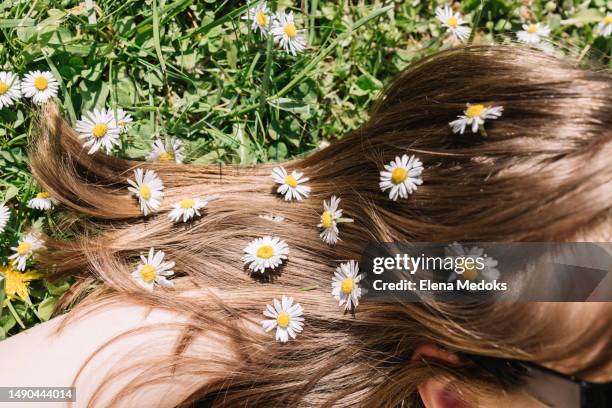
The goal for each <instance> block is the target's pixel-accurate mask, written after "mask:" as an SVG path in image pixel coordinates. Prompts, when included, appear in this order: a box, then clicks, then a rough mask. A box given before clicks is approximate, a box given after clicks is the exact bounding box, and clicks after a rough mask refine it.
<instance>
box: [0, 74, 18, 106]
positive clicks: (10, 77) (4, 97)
mask: <svg viewBox="0 0 612 408" xmlns="http://www.w3.org/2000/svg"><path fill="white" fill-rule="evenodd" d="M20 98H21V81H20V80H19V77H18V76H17V75H16V74H14V73H12V72H6V71H0V109H3V108H6V107H7V106H11V105H13V104H14V103H15V102H17V101H18V100H19V99H20Z"/></svg>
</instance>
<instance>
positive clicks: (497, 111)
mask: <svg viewBox="0 0 612 408" xmlns="http://www.w3.org/2000/svg"><path fill="white" fill-rule="evenodd" d="M503 111H504V108H503V107H502V106H485V105H483V104H480V103H477V104H469V103H468V104H467V108H466V109H465V111H464V112H463V115H459V116H458V119H456V120H453V121H452V122H449V126H450V127H451V128H452V130H453V133H459V134H463V133H464V132H465V129H467V128H468V127H470V128H471V130H472V132H473V133H476V132H478V129H480V127H481V126H482V127H483V129H484V123H485V120H487V119H491V120H492V119H497V118H499V117H500V116H501V115H502V112H503Z"/></svg>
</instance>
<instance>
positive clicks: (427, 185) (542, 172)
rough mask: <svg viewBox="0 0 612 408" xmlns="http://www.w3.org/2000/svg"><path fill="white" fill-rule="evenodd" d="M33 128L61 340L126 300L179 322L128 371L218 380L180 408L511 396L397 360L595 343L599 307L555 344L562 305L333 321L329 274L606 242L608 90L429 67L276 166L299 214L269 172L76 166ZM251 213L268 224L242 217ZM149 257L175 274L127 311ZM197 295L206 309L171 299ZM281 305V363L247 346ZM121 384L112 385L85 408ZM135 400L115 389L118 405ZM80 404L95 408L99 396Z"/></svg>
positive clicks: (517, 55)
mask: <svg viewBox="0 0 612 408" xmlns="http://www.w3.org/2000/svg"><path fill="white" fill-rule="evenodd" d="M466 103H483V104H492V105H496V106H503V107H504V113H503V116H502V118H500V119H498V120H494V121H488V122H487V123H486V135H483V134H480V133H475V134H473V133H471V132H467V133H465V134H463V135H458V134H454V133H452V130H451V128H450V127H449V124H448V123H449V122H450V121H452V120H453V119H455V118H456V117H457V115H458V114H461V112H462V111H463V110H464V109H465V106H466ZM39 128H40V132H39V133H40V134H39V135H38V136H37V138H36V139H35V140H34V142H33V144H32V148H31V151H30V165H31V168H32V173H33V174H34V176H35V177H36V179H37V180H38V181H39V183H40V184H41V186H42V187H43V188H44V189H45V190H46V191H48V192H50V193H51V194H52V195H53V196H54V197H56V198H57V199H58V200H59V201H60V202H61V203H62V205H63V207H64V208H65V209H67V210H68V211H69V212H70V213H72V214H80V215H81V216H84V217H81V218H75V219H73V220H72V221H71V222H65V223H64V226H63V231H64V232H66V233H67V234H68V235H70V236H71V237H72V238H71V239H52V238H47V240H46V241H47V242H46V246H47V251H46V252H45V253H43V254H41V256H40V259H39V263H40V265H41V267H42V268H43V269H44V270H46V272H47V274H48V275H47V276H48V277H49V278H50V279H59V278H62V277H66V276H75V277H76V279H77V283H76V284H75V285H74V286H73V287H72V289H71V290H70V291H69V292H68V293H67V294H66V295H64V297H63V298H62V299H61V302H60V308H59V310H58V312H61V311H63V310H66V309H69V308H72V306H73V305H75V304H77V303H78V305H77V307H75V308H74V310H72V311H71V312H70V315H69V319H68V320H67V324H70V323H69V322H70V318H72V319H80V318H83V316H84V315H85V314H86V312H87V311H88V310H91V309H92V308H95V307H100V306H101V305H105V304H109V303H112V302H115V301H117V300H123V301H126V302H132V303H136V304H140V305H146V306H150V307H157V308H163V309H167V310H171V311H176V312H179V313H182V314H184V315H186V316H188V319H187V321H185V322H181V323H178V322H177V323H176V325H177V327H180V329H181V330H182V333H183V334H182V336H181V339H180V341H179V342H178V343H177V346H176V349H175V350H174V353H173V356H172V358H170V359H165V360H162V361H160V360H159V359H151V360H147V361H144V362H143V363H142V364H141V365H140V366H139V367H138V368H137V369H139V370H142V369H144V368H143V367H145V368H146V369H147V370H148V371H147V372H148V373H149V374H150V375H151V376H153V379H152V377H148V379H147V381H148V382H150V381H153V380H163V379H164V378H171V377H172V376H173V375H176V371H172V370H156V368H159V367H162V366H163V367H174V368H177V367H180V370H184V371H183V372H189V373H190V374H191V375H200V374H201V375H202V376H205V375H211V372H213V371H214V378H215V380H214V381H212V383H209V384H207V385H206V386H202V387H200V388H198V389H197V390H196V391H194V392H193V394H192V395H190V396H189V397H188V398H186V399H185V400H184V401H183V405H184V406H190V404H193V403H195V402H197V403H198V404H200V405H202V406H214V407H235V406H249V407H270V406H296V407H314V406H316V407H330V406H335V407H349V406H350V407H369V408H372V407H374V408H376V407H380V408H382V407H397V406H414V405H415V404H418V401H419V397H418V393H417V391H416V387H417V386H418V385H419V384H420V383H422V382H423V381H424V380H426V379H427V378H432V377H434V376H438V375H444V376H449V377H451V378H453V379H454V380H456V381H458V382H463V381H464V380H466V379H467V378H469V379H470V381H469V383H470V384H471V386H472V387H476V388H478V387H480V388H482V389H485V388H486V387H487V386H488V385H489V386H490V385H492V384H493V385H495V386H502V387H504V388H511V387H513V386H516V384H517V383H518V382H515V381H511V380H509V379H508V378H506V379H504V378H505V376H496V375H492V374H491V373H487V372H484V371H482V370H477V369H475V367H473V366H470V365H468V366H465V367H447V366H444V365H443V364H431V363H427V364H426V363H423V362H411V356H412V354H413V352H414V350H415V348H416V347H417V346H418V345H419V344H423V343H435V344H438V345H440V346H441V347H445V348H447V349H449V350H451V351H455V352H462V353H470V354H479V355H485V356H492V357H500V358H519V359H522V360H527V361H535V362H539V363H542V362H547V361H561V360H564V359H566V358H569V357H570V356H572V355H575V353H576V352H577V350H582V349H584V348H585V347H592V346H593V344H594V343H595V341H596V340H597V341H599V340H600V339H601V338H602V336H604V335H605V333H606V330H608V328H609V327H610V324H611V323H612V320H611V319H612V313H610V311H611V309H610V307H609V305H607V304H604V305H601V306H600V307H602V308H605V311H606V312H605V313H600V314H597V315H595V314H593V315H592V316H590V317H587V318H585V319H582V320H581V321H580V322H579V323H578V324H576V322H572V323H571V324H570V322H569V321H568V320H569V319H568V320H559V319H556V318H553V317H552V316H557V315H559V316H561V315H562V314H563V313H566V312H567V310H568V305H566V304H562V303H560V304H536V303H531V304H526V303H514V304H492V305H488V306H480V307H479V308H473V307H469V306H466V305H452V304H440V303H436V304H434V303H410V304H408V303H376V302H368V301H365V302H363V303H362V304H360V306H359V308H358V309H357V310H356V313H354V314H352V313H343V311H342V309H341V308H339V307H338V303H337V301H336V300H335V299H334V298H333V297H332V296H331V295H330V282H331V277H332V275H333V272H334V269H335V268H336V267H337V266H338V263H339V262H341V261H345V260H348V259H359V258H360V254H361V250H362V247H363V245H364V244H365V243H367V242H370V241H375V242H387V241H418V242H452V241H455V240H457V241H468V240H469V241H490V242H511V241H512V242H514V241H574V240H582V239H588V240H593V241H596V240H601V241H605V240H610V238H611V232H610V228H609V226H610V220H611V219H612V218H611V213H612V211H611V210H612V188H610V186H611V185H612V166H610V157H612V81H611V77H610V75H609V74H608V73H605V72H594V71H589V70H583V69H579V68H576V67H575V66H572V65H570V64H568V63H566V62H564V61H560V60H558V59H556V58H553V57H551V56H547V55H545V54H543V53H541V52H539V51H536V50H529V49H525V48H519V47H514V46H470V47H465V48H458V49H451V50H447V51H443V52H440V53H437V54H435V55H432V56H430V57H428V58H425V59H423V60H421V61H419V62H417V63H415V64H412V65H411V66H409V67H408V68H407V69H405V70H404V71H403V72H402V73H401V74H400V75H399V76H398V77H397V78H396V79H395V80H394V81H392V82H391V83H390V84H389V85H388V86H387V87H386V89H385V90H384V92H383V94H382V95H381V97H380V99H379V101H378V103H377V104H376V105H375V106H374V108H373V110H372V112H371V115H370V119H369V121H368V122H367V123H366V124H365V125H364V126H362V127H361V128H359V129H357V130H355V131H353V132H352V133H350V134H348V135H346V136H344V137H343V138H342V139H341V140H339V141H337V142H334V143H332V145H331V146H329V147H327V148H324V149H322V150H319V151H316V152H314V153H312V154H310V155H308V156H306V157H303V158H300V159H296V160H292V161H289V162H286V163H283V165H284V166H285V167H286V168H287V169H288V170H292V169H297V170H300V171H303V172H304V173H305V175H306V176H308V177H309V178H310V181H309V185H310V186H311V188H312V192H311V194H310V196H309V197H308V198H307V199H305V200H303V201H299V202H285V201H283V200H282V198H281V197H280V196H278V195H276V194H275V190H274V186H273V182H272V179H271V178H270V172H271V170H272V168H273V167H274V165H273V164H262V165H257V166H252V167H238V166H227V165H211V166H195V165H188V164H187V165H181V164H175V163H145V162H136V161H128V160H124V159H120V158H117V157H113V156H108V155H104V154H101V153H96V154H93V155H88V154H87V153H86V151H84V150H83V148H82V144H81V142H80V141H79V139H78V138H77V136H76V135H75V132H74V131H73V130H72V128H71V127H70V125H69V124H68V123H66V122H65V121H64V120H63V119H62V118H61V116H60V112H59V111H58V108H57V107H56V106H54V105H52V104H50V105H47V106H45V107H44V108H43V110H42V112H41V116H40V126H39ZM403 153H407V154H414V155H416V156H418V157H419V158H420V159H421V160H422V161H423V163H424V168H425V169H424V172H423V176H422V177H423V185H422V186H419V188H418V190H417V191H416V192H415V193H414V194H412V195H411V196H409V198H408V199H405V200H399V201H391V200H389V199H388V197H387V195H386V194H384V193H381V191H380V189H379V186H378V177H379V172H380V171H381V170H382V168H383V165H384V164H386V163H388V162H389V161H391V160H392V159H393V158H394V157H395V156H397V155H401V154H403ZM138 167H140V168H145V169H154V170H155V171H156V172H157V173H158V174H159V176H160V177H161V179H162V180H163V183H164V186H165V198H164V201H163V203H162V207H161V209H160V211H159V212H157V213H155V214H153V215H151V216H148V217H143V216H142V214H141V212H140V210H139V207H138V205H137V202H136V200H135V199H134V198H133V197H132V196H130V194H129V193H128V191H127V186H128V185H127V178H130V177H132V171H133V170H134V169H135V168H138ZM211 195H215V196H218V197H219V199H217V200H215V201H213V202H211V203H210V204H209V205H208V207H207V208H206V210H205V214H204V215H203V217H201V218H200V219H198V220H196V221H194V222H191V223H188V224H175V223H173V222H171V221H170V220H169V219H168V217H167V212H168V211H169V210H170V204H171V203H173V202H176V201H178V200H180V199H181V198H183V197H185V196H201V197H207V196H211ZM331 195H336V196H339V197H340V198H341V200H342V201H341V203H342V204H341V207H342V208H343V209H344V213H345V215H346V216H348V217H351V218H353V219H354V221H355V222H354V223H351V224H342V225H341V227H340V228H341V241H339V242H338V244H337V245H335V246H329V245H326V244H325V243H323V242H322V241H321V239H320V238H319V231H318V229H317V227H316V226H317V224H318V223H319V221H320V213H321V212H322V203H323V200H328V199H329V198H330V196H331ZM263 213H266V214H267V213H270V214H274V215H278V216H282V217H284V220H283V221H282V222H274V221H270V220H268V219H265V218H262V217H259V215H261V214H263ZM606 226H607V227H606ZM264 235H274V236H278V237H281V238H282V239H284V240H286V242H287V243H288V245H289V247H290V251H291V252H290V255H289V259H288V261H287V262H286V263H285V265H284V266H283V267H282V268H281V269H280V271H278V272H277V273H267V274H249V273H248V272H247V270H246V269H245V267H244V265H243V263H242V261H241V257H242V254H243V249H244V247H245V246H246V244H247V243H248V242H249V241H250V240H252V239H253V238H256V237H261V236H264ZM151 246H153V247H155V248H156V249H160V250H163V251H165V252H166V253H167V255H168V256H169V257H170V258H172V260H174V261H175V262H176V268H175V271H177V272H178V276H179V277H178V278H177V279H176V283H177V285H176V287H175V289H171V290H166V289H156V290H155V291H153V292H147V291H142V290H140V288H139V287H138V286H137V285H136V284H135V283H134V282H133V280H132V279H131V277H130V272H131V271H132V269H133V264H134V262H135V260H136V258H137V256H138V255H139V254H141V253H144V252H146V251H147V250H148V249H149V247H151ZM194 288H199V289H198V290H201V291H203V292H206V293H208V295H207V296H182V295H181V294H185V293H188V292H189V291H193V290H194ZM305 288H307V289H308V290H305ZM212 289H214V291H213V290H212ZM211 293H212V294H211ZM281 295H288V296H292V297H293V298H294V299H296V301H298V302H299V303H301V304H302V306H303V307H304V309H305V318H306V324H305V330H304V332H303V333H301V334H300V335H299V337H298V338H297V339H296V340H294V341H290V342H289V343H286V344H279V343H277V342H275V340H274V338H273V336H271V335H268V334H263V333H260V331H258V330H253V329H249V328H248V325H249V324H255V325H259V321H260V320H261V311H262V310H263V308H264V307H265V305H266V303H270V301H271V300H272V298H274V297H280V296H281ZM602 316H605V318H602ZM245 322H246V323H247V325H245ZM527 322H529V323H527ZM147 330H161V329H159V328H157V329H156V328H154V327H151V328H147ZM208 331H213V332H217V333H220V334H222V335H223V336H225V337H226V338H227V341H228V344H229V347H231V349H232V351H233V352H234V353H235V355H234V357H232V358H229V357H228V358H220V357H218V356H217V357H212V356H210V355H205V354H202V355H195V356H194V355H189V356H188V355H186V354H185V353H184V351H185V349H186V348H187V346H188V345H189V344H190V342H192V341H193V340H194V338H195V337H197V335H198V333H203V332H208ZM608 333H609V332H608ZM611 342H612V340H611V339H610V338H609V336H608V340H607V343H606V347H604V348H602V350H603V351H602V352H601V353H599V354H598V355H597V356H591V357H590V358H585V359H582V360H581V361H580V362H579V363H575V364H573V368H574V372H575V373H587V372H589V371H590V370H593V369H595V368H596V367H599V366H601V364H602V362H607V361H610V358H611V357H612V355H611V353H612V347H610V346H612V344H611ZM263 350H265V353H264V352H262V351H263ZM130 369H131V368H130V367H122V370H118V372H115V373H113V374H112V375H109V378H108V379H107V381H106V382H105V383H104V386H103V387H101V389H100V390H98V392H102V391H103V389H104V387H106V386H109V384H111V383H112V382H113V381H117V382H120V381H121V378H122V375H124V374H125V373H126V372H128V371H129V370H130ZM133 369H136V368H133ZM119 371H120V372H119ZM155 376H156V377H155ZM487 384H488V385H487ZM144 385H145V384H144V382H141V381H140V382H139V381H137V380H132V381H130V382H128V383H127V384H126V385H125V387H124V388H123V390H122V392H121V393H119V394H118V395H117V396H116V397H115V401H118V400H120V399H122V398H125V397H126V396H127V395H129V394H130V393H132V392H134V390H136V389H138V388H139V387H143V386H144ZM89 404H90V405H91V406H95V405H96V396H93V397H92V399H91V401H90V402H89Z"/></svg>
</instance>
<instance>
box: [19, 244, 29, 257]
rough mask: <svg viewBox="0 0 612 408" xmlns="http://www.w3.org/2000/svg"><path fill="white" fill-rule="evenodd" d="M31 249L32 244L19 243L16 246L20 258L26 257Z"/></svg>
mask: <svg viewBox="0 0 612 408" xmlns="http://www.w3.org/2000/svg"><path fill="white" fill-rule="evenodd" d="M31 248H32V244H30V243H29V242H26V241H21V242H20V243H19V245H17V253H18V254H19V255H21V256H23V255H27V254H28V252H30V249H31Z"/></svg>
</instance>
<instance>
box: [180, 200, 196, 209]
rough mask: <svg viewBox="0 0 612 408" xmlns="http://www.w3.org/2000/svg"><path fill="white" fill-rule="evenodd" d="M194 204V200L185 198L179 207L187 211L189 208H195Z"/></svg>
mask: <svg viewBox="0 0 612 408" xmlns="http://www.w3.org/2000/svg"><path fill="white" fill-rule="evenodd" d="M194 204H195V201H194V200H193V199H192V198H184V199H182V200H181V202H180V204H179V205H180V206H181V208H183V209H185V210H186V209H187V208H191V207H193V205H194Z"/></svg>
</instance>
